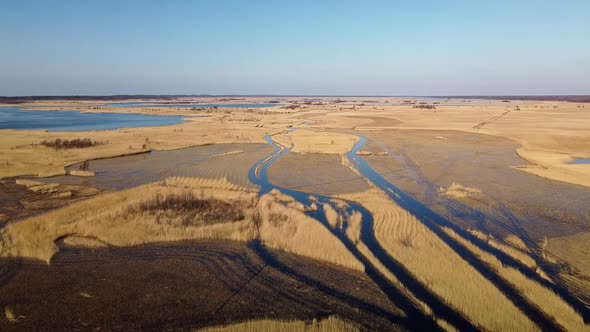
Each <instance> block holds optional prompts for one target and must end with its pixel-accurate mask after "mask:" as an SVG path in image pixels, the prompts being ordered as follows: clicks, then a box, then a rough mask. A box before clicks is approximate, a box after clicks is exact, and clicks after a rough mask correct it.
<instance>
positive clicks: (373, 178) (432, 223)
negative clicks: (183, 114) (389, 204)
mask: <svg viewBox="0 0 590 332" xmlns="http://www.w3.org/2000/svg"><path fill="white" fill-rule="evenodd" d="M359 138H360V139H359V141H358V142H357V144H355V146H354V147H353V148H352V150H351V151H350V152H349V153H348V154H347V155H346V157H347V159H348V160H349V162H350V163H351V165H352V166H353V167H354V168H355V169H356V170H358V171H359V172H360V174H361V175H362V176H363V177H364V178H365V179H367V180H368V181H370V182H371V183H373V184H374V185H375V186H377V187H378V188H379V189H380V190H382V191H383V192H384V193H385V194H386V195H387V196H388V197H389V198H390V199H391V200H392V201H394V202H395V203H396V204H398V205H399V206H400V207H402V208H403V209H405V210H406V211H408V212H409V213H411V214H412V215H414V216H415V217H416V218H417V219H418V220H419V221H420V222H421V223H422V224H424V225H425V226H426V227H427V228H428V229H429V230H430V231H432V232H433V233H434V234H435V235H436V236H438V237H439V238H440V239H441V240H442V241H443V242H445V243H446V244H447V245H448V246H449V247H451V248H452V249H453V250H454V251H455V252H456V253H457V254H458V255H459V256H460V257H461V258H462V259H464V260H465V261H467V262H468V263H470V264H471V266H472V267H474V268H475V269H476V270H477V271H478V272H479V273H480V274H481V275H483V276H484V277H485V278H486V279H488V280H489V281H490V282H491V283H492V284H493V285H495V286H496V287H497V288H498V289H499V290H500V291H502V292H503V293H504V294H505V295H506V297H507V298H508V299H509V300H510V301H512V302H513V303H514V304H515V305H516V306H517V307H518V308H519V309H520V310H521V311H522V312H523V313H525V314H526V315H527V316H528V317H529V318H530V319H531V320H532V321H533V322H535V323H536V324H537V325H538V326H539V327H540V328H541V329H544V330H545V329H549V330H561V329H562V327H561V326H560V325H559V324H558V323H556V322H555V321H554V320H553V319H552V318H551V317H549V316H547V315H546V314H545V313H544V312H543V311H542V310H541V309H540V308H539V307H538V306H536V305H535V304H533V303H531V302H530V301H529V300H528V299H527V298H526V297H524V296H523V295H522V294H521V293H520V292H519V291H518V290H517V289H516V287H514V286H513V285H512V284H510V283H509V282H507V281H506V280H504V279H503V278H501V277H500V276H499V274H498V273H497V272H496V271H495V270H494V269H493V268H491V267H490V266H489V265H487V264H485V263H483V262H482V261H481V260H480V259H479V258H478V257H477V256H476V255H474V254H473V253H472V252H471V251H469V250H468V249H466V248H465V247H464V246H463V245H462V244H460V243H459V242H457V241H456V240H454V239H453V238H451V237H450V236H449V235H448V234H447V233H445V232H444V231H443V229H442V228H441V227H448V228H450V229H452V230H453V231H455V232H456V233H457V234H459V235H460V236H462V237H463V238H465V239H467V240H468V241H470V242H472V243H473V244H475V245H476V246H477V247H479V248H480V249H482V250H484V251H486V252H488V253H490V254H492V255H494V256H495V257H496V258H498V259H499V260H500V261H501V262H502V263H503V264H504V265H507V266H510V267H513V268H516V269H518V270H519V271H520V272H521V273H523V274H524V275H525V276H526V277H527V278H529V279H532V280H534V281H536V282H538V283H540V284H541V285H543V286H545V287H547V288H549V289H551V290H553V291H554V292H555V293H556V294H558V295H559V296H561V297H562V298H563V299H564V300H565V301H566V302H568V303H569V304H570V305H571V306H572V307H574V308H575V309H576V310H577V311H578V312H579V313H580V314H581V315H582V316H583V318H584V320H585V321H586V322H587V321H588V318H589V317H590V313H589V310H588V308H586V307H585V305H584V304H583V303H582V302H580V301H579V300H578V299H577V298H575V297H574V296H572V295H571V294H570V293H569V292H568V291H567V290H566V289H565V288H562V287H560V286H559V285H556V284H553V283H551V282H549V281H547V280H545V279H543V278H541V277H540V276H539V275H538V274H536V273H535V272H534V271H532V270H530V269H529V268H527V267H526V266H523V265H522V263H520V262H519V261H517V260H515V259H514V258H512V257H511V256H508V255H507V254H505V253H503V252H502V251H500V250H498V249H496V248H493V247H491V246H489V245H488V244H487V243H484V242H482V241H480V240H479V239H477V238H475V237H474V236H473V235H472V234H470V233H469V232H467V231H465V230H463V229H461V228H460V227H458V226H456V225H455V224H453V223H452V222H450V221H449V220H447V219H445V218H444V217H442V216H440V215H438V214H437V213H435V212H434V211H432V210H430V209H429V208H428V207H426V206H425V205H423V204H422V203H420V202H419V201H418V200H416V199H414V198H413V197H411V196H409V195H407V194H405V193H404V192H402V191H401V190H399V189H398V188H397V187H396V186H394V185H393V184H391V183H389V182H387V181H386V180H385V179H384V178H383V177H382V176H381V175H379V174H378V173H377V172H376V171H374V170H373V169H372V168H371V167H370V166H369V165H368V164H367V163H366V162H365V161H364V160H363V159H362V158H361V157H359V156H358V155H357V152H359V151H360V150H361V149H362V148H363V147H364V146H365V145H366V143H367V140H366V138H364V137H359ZM265 140H266V142H267V144H269V145H270V146H272V147H273V148H274V149H275V150H274V152H273V153H272V154H271V155H270V156H268V157H267V158H265V159H263V160H260V161H259V162H257V163H256V164H255V165H254V166H253V167H252V168H251V169H250V171H249V174H248V177H249V179H250V181H251V182H252V183H254V184H256V185H258V186H260V195H264V194H266V193H269V192H270V191H272V190H273V189H277V190H279V191H280V192H282V193H284V194H286V195H289V196H292V197H293V198H294V199H295V200H297V201H298V202H300V203H302V204H304V205H305V206H310V205H311V204H312V203H313V202H316V203H317V206H318V208H317V210H316V211H309V212H306V213H307V214H308V215H309V216H311V217H312V218H314V219H316V220H317V221H318V222H319V223H320V224H322V225H323V226H324V227H326V229H327V230H329V231H330V232H331V233H332V234H333V235H334V236H336V237H337V238H338V239H339V240H340V241H341V242H342V244H343V245H344V246H345V247H346V248H347V249H348V250H349V251H350V252H351V253H352V254H353V255H354V256H355V257H356V258H357V259H358V260H359V261H360V262H361V263H362V264H363V265H364V266H365V272H366V274H367V275H368V276H369V277H370V278H371V279H372V280H373V281H374V282H375V283H376V284H377V285H378V286H379V287H380V288H381V289H382V290H383V292H384V293H385V294H386V295H387V296H388V297H389V299H390V300H391V301H392V302H393V303H394V304H395V305H396V306H397V307H399V308H400V309H402V310H403V311H404V312H406V314H407V315H408V318H409V320H410V322H411V324H412V325H414V324H416V325H415V326H418V327H421V328H428V329H439V327H438V326H437V325H436V324H435V323H434V321H433V320H432V318H431V317H428V316H426V315H425V314H424V313H423V312H422V311H421V309H420V308H419V307H418V305H417V303H416V302H415V300H413V299H412V296H411V295H410V294H407V292H405V291H403V290H401V289H399V287H397V286H395V285H394V284H392V283H391V282H390V281H389V280H388V279H387V278H386V277H385V276H384V275H383V274H382V273H381V272H379V271H378V269H377V267H376V266H374V265H373V264H372V263H371V262H370V261H369V259H368V258H367V257H365V256H364V255H363V254H362V253H361V252H360V251H359V250H358V248H357V247H356V244H354V243H353V242H352V241H351V240H350V239H348V238H347V237H346V226H347V225H346V223H344V225H343V226H342V228H340V229H337V228H334V227H332V226H330V224H329V223H328V221H327V219H326V216H325V212H324V204H325V205H330V206H332V207H333V208H334V209H335V210H337V211H338V208H337V207H336V206H335V203H334V202H333V201H332V199H331V198H330V197H327V196H321V195H314V197H315V199H312V198H311V197H310V194H309V193H304V192H300V191H296V190H292V189H288V188H283V187H279V186H276V185H274V184H272V183H271V182H270V181H269V180H268V170H269V168H270V166H272V165H273V163H274V162H276V161H277V160H278V159H280V158H281V157H283V156H284V155H286V154H287V153H289V151H290V149H288V148H285V147H281V146H278V145H277V144H275V143H274V142H273V140H272V137H271V136H267V137H265ZM347 204H348V206H347V207H346V209H345V211H342V210H340V213H341V214H344V215H350V214H351V213H352V212H353V211H358V212H360V213H361V214H362V225H361V236H360V238H361V241H362V242H363V243H364V244H365V245H366V246H367V247H368V249H369V250H370V252H371V254H372V255H373V256H374V257H375V258H377V260H378V261H379V263H381V264H382V265H383V266H385V267H386V268H387V270H388V271H389V272H391V273H392V274H393V275H394V276H395V277H396V278H397V279H398V280H399V281H400V282H401V283H402V284H403V285H404V286H405V287H406V288H407V289H408V290H409V291H410V292H411V293H412V294H413V295H414V296H415V297H416V298H417V299H419V300H420V301H422V302H424V303H426V304H427V305H428V306H429V307H430V308H431V309H432V311H433V312H434V314H435V316H436V317H440V318H442V319H444V320H446V321H447V322H449V323H451V324H452V325H453V326H455V327H456V328H458V329H459V330H461V331H464V330H478V328H477V327H476V326H474V325H473V324H472V323H471V322H469V321H468V320H467V319H466V318H465V317H463V315H462V314H461V313H459V312H457V311H455V310H454V309H452V308H451V307H449V306H448V305H447V304H446V303H445V302H444V301H443V300H442V299H441V298H439V297H438V296H437V295H436V294H434V293H432V292H431V291H430V290H429V289H427V288H426V287H425V286H423V285H422V283H421V282H419V281H418V280H417V279H416V278H415V277H414V276H413V275H412V273H411V272H410V271H409V270H407V269H406V268H405V267H404V266H403V265H402V264H401V263H400V262H398V261H396V260H395V259H394V258H393V257H391V255H389V254H388V253H387V252H386V251H385V250H384V249H383V247H382V246H381V245H380V244H379V242H378V241H377V239H376V237H375V232H374V228H373V216H372V215H371V213H370V212H369V211H367V210H366V209H365V208H364V207H362V206H361V205H359V204H358V203H355V202H351V201H347Z"/></svg>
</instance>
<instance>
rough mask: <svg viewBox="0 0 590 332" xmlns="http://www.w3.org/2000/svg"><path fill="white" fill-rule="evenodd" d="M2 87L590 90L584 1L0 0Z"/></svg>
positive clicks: (589, 19) (290, 91) (14, 90)
mask: <svg viewBox="0 0 590 332" xmlns="http://www.w3.org/2000/svg"><path fill="white" fill-rule="evenodd" d="M0 43H1V45H2V47H1V48H0V96H23V95H111V94H221V95H223V94H265V95H388V96H394V95H398V96H404V95H415V96H418V95H421V96H428V95H429V96H434V95H542V94H590V1H587V0H580V1H567V0H565V1H555V0H553V1H543V0H538V1H526V0H522V1H518V0H513V1H502V0H499V1H475V0H471V1H452V0H449V1H393V0H391V1H360V0H359V1H345V0H344V1H327V0H326V1H321V0H316V1H305V0H302V1H255V0H252V1H246V0H244V1H224V0H217V1H204V0H203V1H181V0H169V1H147V0H144V1H109V0H101V1H79V0H70V1H65V0H63V1H62V0H52V1H45V0H39V1H27V0H1V1H0Z"/></svg>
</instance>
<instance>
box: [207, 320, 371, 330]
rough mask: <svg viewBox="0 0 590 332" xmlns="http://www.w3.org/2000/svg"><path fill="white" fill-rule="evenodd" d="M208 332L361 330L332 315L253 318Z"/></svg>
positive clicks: (214, 328)
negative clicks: (306, 319) (304, 318)
mask: <svg viewBox="0 0 590 332" xmlns="http://www.w3.org/2000/svg"><path fill="white" fill-rule="evenodd" d="M201 331H207V332H227V331H232V332H234V331H235V332H258V331H276V332H287V331H305V332H328V331H330V332H332V331H359V328H358V326H357V325H355V324H354V323H351V322H348V321H345V320H341V319H339V318H337V317H334V316H330V317H328V318H326V319H323V320H320V321H318V320H315V319H314V320H313V321H311V322H304V321H280V320H270V319H262V320H253V321H247V322H244V323H238V324H233V325H228V326H223V327H210V328H205V329H202V330H201Z"/></svg>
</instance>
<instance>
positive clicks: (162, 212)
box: [126, 191, 244, 226]
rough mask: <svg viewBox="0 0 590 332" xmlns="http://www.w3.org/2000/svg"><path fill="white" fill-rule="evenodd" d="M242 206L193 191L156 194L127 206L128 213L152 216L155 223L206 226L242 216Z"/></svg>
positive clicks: (242, 217) (234, 219)
mask: <svg viewBox="0 0 590 332" xmlns="http://www.w3.org/2000/svg"><path fill="white" fill-rule="evenodd" d="M243 208H244V207H243V206H240V204H235V203H234V204H230V203H228V202H225V201H222V200H220V199H216V198H205V197H197V196H196V195H195V194H194V193H193V192H192V191H185V192H183V193H180V194H176V193H171V194H167V195H165V196H164V195H162V194H159V193H158V194H156V196H154V197H152V198H150V199H148V200H145V201H143V202H141V203H139V204H138V205H132V206H130V207H128V208H127V211H126V213H127V214H143V215H149V216H153V217H154V218H155V221H156V223H158V224H159V223H169V224H171V223H173V222H174V223H176V222H180V224H181V225H182V226H206V225H215V224H220V223H225V222H236V221H240V220H243V219H244V212H243Z"/></svg>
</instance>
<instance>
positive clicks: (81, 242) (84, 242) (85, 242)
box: [63, 235, 107, 248]
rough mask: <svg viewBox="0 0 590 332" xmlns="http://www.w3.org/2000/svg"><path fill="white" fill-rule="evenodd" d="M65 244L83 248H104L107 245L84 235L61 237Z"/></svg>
mask: <svg viewBox="0 0 590 332" xmlns="http://www.w3.org/2000/svg"><path fill="white" fill-rule="evenodd" d="M63 242H64V244H65V245H68V246H71V247H83V248H104V247H106V246H107V245H106V244H105V243H103V242H101V241H99V240H97V239H93V238H90V237H85V236H76V235H72V236H68V237H66V238H64V239H63Z"/></svg>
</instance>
